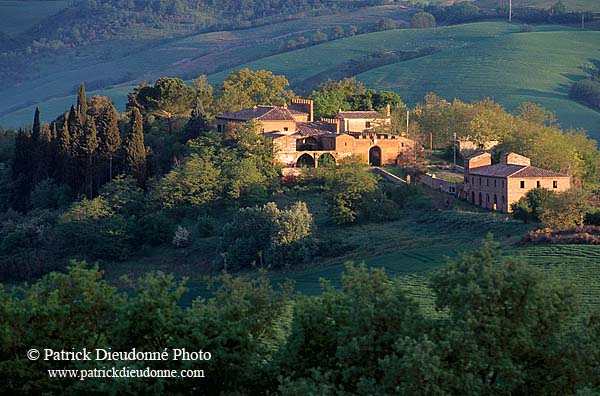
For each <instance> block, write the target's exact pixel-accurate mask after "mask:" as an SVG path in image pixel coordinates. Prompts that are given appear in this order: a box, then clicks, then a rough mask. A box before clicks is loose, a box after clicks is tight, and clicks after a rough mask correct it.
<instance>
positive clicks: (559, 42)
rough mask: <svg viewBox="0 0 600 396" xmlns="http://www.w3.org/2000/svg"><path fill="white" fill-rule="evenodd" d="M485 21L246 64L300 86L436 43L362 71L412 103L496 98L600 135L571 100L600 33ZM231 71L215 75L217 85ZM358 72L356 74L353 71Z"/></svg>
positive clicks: (598, 123)
mask: <svg viewBox="0 0 600 396" xmlns="http://www.w3.org/2000/svg"><path fill="white" fill-rule="evenodd" d="M534 30H535V31H533V32H521V31H520V29H519V26H518V25H509V24H507V23H503V22H481V23H472V24H466V25H456V26H450V27H442V28H435V29H427V30H415V29H407V30H393V31H386V32H378V33H371V34H366V35H360V36H356V37H349V38H345V39H342V40H337V41H335V42H329V43H324V44H320V45H318V46H314V47H309V48H305V49H301V50H297V51H293V52H289V53H284V54H279V55H275V56H271V57H267V58H264V59H260V60H257V61H254V62H250V63H247V64H244V65H241V66H240V67H249V68H252V69H269V70H273V72H275V73H279V74H285V75H286V76H288V78H289V79H290V82H291V83H292V85H296V86H300V85H302V83H303V82H304V81H306V80H308V79H311V78H312V77H313V76H315V75H319V74H322V75H327V72H328V71H329V72H333V71H335V70H340V69H343V68H344V67H345V66H347V65H348V64H349V62H351V61H352V60H355V61H359V60H360V59H365V57H367V56H369V55H370V54H371V55H372V54H377V53H381V52H384V51H411V50H412V51H414V50H417V49H419V48H435V49H436V51H435V52H434V53H432V54H429V55H426V56H422V57H418V58H415V59H410V60H406V61H402V62H397V63H393V64H389V65H386V66H382V67H377V68H374V69H372V70H368V71H361V72H360V73H357V74H355V75H356V77H357V78H358V79H359V80H361V81H363V82H364V83H365V84H366V85H367V86H369V87H372V88H377V89H387V90H393V91H395V92H397V93H398V94H400V96H402V98H403V99H404V100H405V101H406V102H407V103H408V104H410V105H414V104H415V103H416V102H418V101H419V100H421V99H422V98H423V96H424V95H425V94H426V93H427V92H436V93H438V94H439V95H440V96H442V97H446V98H448V99H453V98H455V97H457V98H460V99H462V100H466V101H475V100H478V99H483V98H486V97H490V98H492V99H494V100H496V101H498V102H499V103H501V104H503V105H504V106H506V107H507V108H509V109H512V108H514V107H516V106H517V105H518V103H520V102H525V101H527V102H535V103H540V104H541V105H543V106H544V107H547V108H548V109H550V110H552V111H554V112H555V113H556V114H557V115H558V118H559V121H560V122H561V124H562V125H563V127H578V128H585V129H587V130H588V131H589V132H590V135H591V136H593V137H595V138H600V113H599V112H596V111H594V110H591V109H589V108H587V107H585V106H583V105H581V104H579V103H576V102H574V101H572V100H570V99H569V98H568V96H567V90H568V87H569V85H570V83H571V82H572V80H573V79H577V78H579V75H580V74H581V70H580V67H581V66H582V65H583V64H585V63H586V62H587V61H588V59H590V58H593V59H598V58H600V46H598V43H600V32H595V31H580V30H575V29H571V28H566V27H560V26H536V27H535V29H534ZM228 72H229V70H227V71H223V72H221V73H218V74H215V75H211V76H210V79H211V80H212V81H214V82H216V81H219V80H221V79H223V78H224V76H225V75H226V74H227V73H228ZM350 75H353V74H352V73H348V76H350Z"/></svg>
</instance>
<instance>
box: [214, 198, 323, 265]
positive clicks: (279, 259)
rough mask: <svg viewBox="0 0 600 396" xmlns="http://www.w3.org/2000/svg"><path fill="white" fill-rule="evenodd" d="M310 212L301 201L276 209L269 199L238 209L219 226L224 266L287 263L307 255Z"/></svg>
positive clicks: (310, 245)
mask: <svg viewBox="0 0 600 396" xmlns="http://www.w3.org/2000/svg"><path fill="white" fill-rule="evenodd" d="M312 227H313V222H312V215H311V214H310V212H309V211H308V208H307V206H306V204H305V203H304V202H297V203H295V204H294V205H292V206H291V207H290V208H289V209H284V210H280V209H279V208H277V205H275V204H274V203H273V202H270V203H268V204H266V205H264V206H261V207H254V208H245V209H240V210H239V211H238V213H237V214H236V215H235V216H234V217H233V219H232V221H231V222H230V223H228V224H226V225H225V226H224V228H223V240H222V248H221V250H222V257H223V264H224V265H225V266H226V268H228V269H240V268H245V267H249V266H251V265H256V266H259V267H263V266H267V265H268V266H273V267H281V266H291V265H293V264H296V263H299V262H303V261H306V260H308V259H310V258H311V253H313V252H314V250H316V245H315V244H314V242H312V241H311V239H310V236H311V234H312Z"/></svg>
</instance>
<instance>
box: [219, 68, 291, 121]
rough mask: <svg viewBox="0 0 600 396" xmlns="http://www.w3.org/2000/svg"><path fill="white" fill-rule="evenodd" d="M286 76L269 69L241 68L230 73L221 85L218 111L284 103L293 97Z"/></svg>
mask: <svg viewBox="0 0 600 396" xmlns="http://www.w3.org/2000/svg"><path fill="white" fill-rule="evenodd" d="M289 85H290V84H289V82H288V80H287V78H286V77H285V76H281V75H274V74H273V73H272V72H271V71H268V70H250V69H247V68H245V69H241V70H238V71H235V72H232V73H230V74H229V75H228V76H227V79H226V80H225V81H223V83H222V85H221V87H220V95H219V97H218V99H217V101H216V108H217V111H221V112H231V111H236V110H241V109H244V108H248V107H252V106H257V105H282V104H284V103H287V102H289V100H290V99H291V98H293V97H294V96H295V95H294V92H293V91H291V90H289V89H288V88H287V87H288V86H289Z"/></svg>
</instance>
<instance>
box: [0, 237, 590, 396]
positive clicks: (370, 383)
mask: <svg viewBox="0 0 600 396" xmlns="http://www.w3.org/2000/svg"><path fill="white" fill-rule="evenodd" d="M101 278H102V274H101V273H100V272H99V271H98V269H97V267H95V268H92V269H88V268H86V266H85V264H84V263H72V264H71V269H70V271H69V273H66V274H56V273H53V274H51V275H48V276H46V277H44V278H42V279H40V280H39V281H37V282H36V283H35V284H33V285H32V286H23V287H22V288H17V289H15V290H13V291H11V290H9V289H6V288H2V287H0V375H2V378H4V379H5V380H4V381H2V382H0V393H2V394H19V395H24V396H28V395H38V394H48V395H78V394H84V393H85V394H93V395H95V394H164V395H180V394H192V393H193V392H194V391H195V390H197V389H198V388H199V387H201V388H202V389H203V391H204V392H206V393H207V394H241V395H264V394H275V393H276V392H278V393H279V394H282V395H292V394H307V395H344V396H351V395H391V394H410V395H430V396H433V395H436V396H437V395H439V396H442V395H454V394H461V395H467V396H471V395H473V396H475V395H515V396H525V395H540V396H541V395H556V396H558V395H576V394H577V395H589V394H593V393H592V392H593V390H595V389H598V387H599V386H600V380H599V378H600V377H599V376H598V373H599V371H598V370H599V368H600V365H599V363H598V362H599V360H598V359H599V358H600V346H599V345H598V342H597V340H598V337H599V336H600V320H599V317H600V316H598V314H597V313H596V314H591V315H585V316H581V317H579V318H578V319H579V320H574V319H575V317H576V315H578V314H579V313H580V311H579V305H578V298H577V295H576V293H575V292H574V290H573V289H572V288H571V287H570V286H569V285H566V284H564V283H561V282H559V281H558V280H557V279H555V278H553V277H551V276H549V275H545V274H544V273H543V272H541V271H540V270H537V269H534V268H532V267H530V266H528V265H526V264H524V263H522V262H520V261H518V260H515V259H505V258H503V256H502V254H501V251H500V250H499V249H497V247H496V246H495V245H494V244H493V242H491V241H487V242H486V243H485V244H484V246H483V247H482V248H481V249H479V250H478V251H475V252H472V253H467V254H464V255H463V256H461V257H460V258H459V259H457V260H455V261H451V262H450V263H449V264H448V265H447V266H446V267H443V268H441V269H440V270H438V271H437V272H436V273H435V274H434V275H433V277H432V280H431V284H430V286H431V289H432V291H433V293H434V294H435V306H436V309H437V315H435V316H430V315H429V316H424V315H423V314H422V313H421V309H420V307H419V305H418V304H417V303H416V302H415V301H413V300H412V299H411V298H410V297H408V294H407V293H408V291H407V290H406V289H405V284H404V279H402V278H397V279H391V278H389V277H388V276H387V275H386V274H385V273H384V272H383V271H382V270H380V269H368V268H366V267H365V266H358V267H354V266H352V265H349V266H348V269H347V272H346V274H345V275H344V277H343V281H342V285H341V288H340V289H335V288H333V287H332V286H330V285H328V284H326V283H325V284H324V286H323V290H322V292H321V294H319V295H316V296H311V297H308V296H302V295H298V296H296V297H291V295H290V292H291V288H290V285H289V284H284V285H282V286H281V287H278V288H277V289H274V288H273V287H272V286H271V285H270V284H269V282H268V281H267V278H266V277H265V276H264V274H261V275H259V276H258V277H256V278H253V279H247V278H244V277H237V278H233V277H231V276H229V275H224V276H221V277H219V278H216V279H214V284H215V285H219V287H218V288H217V291H216V292H215V294H214V296H213V297H211V298H209V299H207V300H204V299H197V300H195V301H194V303H193V305H192V306H191V307H187V308H185V307H183V306H182V305H181V304H180V302H181V297H182V295H183V294H184V293H185V292H186V291H187V289H186V287H185V280H183V281H176V280H175V278H174V277H173V276H171V275H165V274H162V273H151V274H147V275H145V276H144V277H142V278H141V279H140V280H138V281H136V282H130V281H128V280H127V279H125V281H126V284H128V293H119V292H118V291H117V290H116V289H115V288H114V287H113V286H110V285H109V284H108V283H107V282H106V281H104V280H102V279H101ZM65 345H69V348H74V349H75V350H78V349H80V348H84V347H85V348H88V349H90V350H91V349H93V348H112V350H119V351H128V350H131V349H132V348H136V350H139V351H162V350H163V349H164V348H167V350H170V349H172V348H186V350H188V351H197V350H199V349H202V350H203V351H208V352H210V353H211V354H212V358H211V360H210V361H181V360H178V361H174V360H167V361H153V362H127V365H128V366H129V367H130V368H143V367H145V366H150V367H152V368H154V369H159V368H164V369H175V370H179V369H183V368H185V369H203V370H205V372H206V378H199V379H190V378H186V379H160V378H154V379H148V378H140V379H136V378H131V379H128V380H126V381H108V382H107V381H105V380H104V379H99V380H87V381H80V380H79V379H64V380H56V379H49V378H48V375H47V371H46V370H47V369H58V368H67V369H70V368H73V369H80V370H81V369H93V368H101V366H104V365H105V362H94V361H91V362H64V361H62V362H53V361H46V360H43V359H40V360H38V361H35V362H33V361H29V360H26V359H24V358H23V356H25V354H26V352H27V351H28V350H29V349H30V348H38V349H41V348H52V349H55V350H60V349H63V348H66V347H65Z"/></svg>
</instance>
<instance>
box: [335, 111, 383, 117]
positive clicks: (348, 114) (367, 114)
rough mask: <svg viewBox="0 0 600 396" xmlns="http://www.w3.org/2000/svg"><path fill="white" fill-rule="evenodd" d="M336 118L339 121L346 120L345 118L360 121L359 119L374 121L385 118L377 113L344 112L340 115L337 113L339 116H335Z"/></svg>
mask: <svg viewBox="0 0 600 396" xmlns="http://www.w3.org/2000/svg"><path fill="white" fill-rule="evenodd" d="M335 118H337V119H344V118H349V119H359V118H369V119H374V118H383V116H382V115H381V114H380V113H379V112H377V111H342V112H340V113H337V115H336V116H335Z"/></svg>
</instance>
